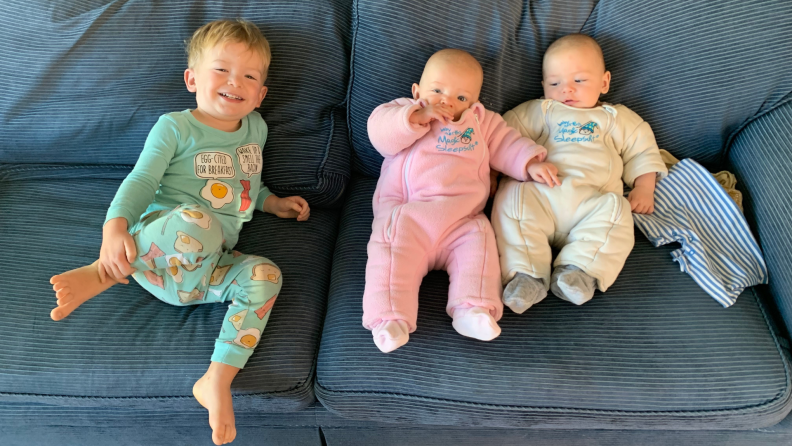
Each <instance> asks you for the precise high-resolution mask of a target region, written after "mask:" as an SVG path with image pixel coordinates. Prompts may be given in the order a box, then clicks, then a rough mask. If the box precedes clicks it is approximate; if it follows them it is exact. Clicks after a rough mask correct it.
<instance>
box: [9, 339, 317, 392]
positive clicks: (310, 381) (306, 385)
mask: <svg viewBox="0 0 792 446" xmlns="http://www.w3.org/2000/svg"><path fill="white" fill-rule="evenodd" d="M317 350H318V349H317ZM315 376H316V361H314V363H313V365H312V366H311V370H310V371H309V372H308V375H307V379H306V380H305V381H303V382H301V383H299V384H297V385H296V386H294V387H290V388H288V389H286V390H276V391H274V392H266V393H263V392H262V393H246V394H244V395H232V397H233V398H252V397H261V396H268V395H278V394H284V393H287V392H292V391H294V390H298V389H301V388H303V389H311V388H315V386H314V381H315V379H314V377H315ZM3 396H38V397H46V398H54V399H70V398H75V399H79V400H110V401H112V400H123V401H136V400H143V401H145V400H183V399H195V397H194V396H192V395H179V396H80V395H48V394H40V393H12V392H0V397H3Z"/></svg>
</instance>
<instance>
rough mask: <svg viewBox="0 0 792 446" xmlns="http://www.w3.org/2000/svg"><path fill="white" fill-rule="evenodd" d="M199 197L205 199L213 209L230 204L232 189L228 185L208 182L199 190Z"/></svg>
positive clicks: (216, 181)
mask: <svg viewBox="0 0 792 446" xmlns="http://www.w3.org/2000/svg"><path fill="white" fill-rule="evenodd" d="M201 197H203V198H204V199H206V201H208V202H209V204H211V205H212V207H213V208H215V209H220V208H221V207H223V206H225V205H227V204H228V203H231V202H232V201H233V200H234V188H232V187H231V185H230V184H228V183H224V182H222V181H218V180H209V181H207V182H206V186H204V187H203V189H201Z"/></svg>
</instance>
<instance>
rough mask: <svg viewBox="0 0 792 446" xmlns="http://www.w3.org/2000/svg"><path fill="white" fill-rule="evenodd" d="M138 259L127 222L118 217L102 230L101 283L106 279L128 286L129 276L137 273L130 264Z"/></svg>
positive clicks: (100, 252)
mask: <svg viewBox="0 0 792 446" xmlns="http://www.w3.org/2000/svg"><path fill="white" fill-rule="evenodd" d="M136 257H137V247H136V246H135V239H133V238H132V236H131V235H130V234H129V232H127V221H126V219H125V218H123V217H117V218H114V219H112V220H110V221H108V222H107V223H106V224H105V225H104V227H103V228H102V249H101V250H100V251H99V281H100V282H102V283H104V281H105V279H106V278H110V279H112V280H115V281H116V282H118V283H123V284H128V283H129V279H127V276H128V275H130V274H132V273H134V272H135V268H132V265H130V263H132V262H134V261H135V258H136Z"/></svg>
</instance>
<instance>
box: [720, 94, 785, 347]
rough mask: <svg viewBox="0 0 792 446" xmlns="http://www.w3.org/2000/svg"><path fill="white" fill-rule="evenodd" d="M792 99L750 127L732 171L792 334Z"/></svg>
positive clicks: (737, 145)
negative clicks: (791, 240) (742, 195)
mask: <svg viewBox="0 0 792 446" xmlns="http://www.w3.org/2000/svg"><path fill="white" fill-rule="evenodd" d="M790 125H792V94H790V95H789V98H788V99H787V101H786V102H785V103H783V104H781V105H780V106H779V107H777V108H775V109H773V110H772V111H770V112H769V113H766V114H764V115H763V116H761V117H759V118H758V119H756V121H754V122H752V123H751V124H750V125H748V126H747V127H745V129H743V130H742V131H741V132H740V134H739V135H737V137H736V138H735V139H734V142H733V144H732V145H731V147H730V149H729V161H730V162H731V166H730V168H731V169H732V170H733V171H734V173H735V174H736V175H737V185H738V187H739V188H740V189H742V190H743V191H744V197H745V202H744V204H745V213H746V217H747V218H748V221H749V222H750V223H751V224H752V226H753V227H754V229H755V233H756V234H757V236H758V239H759V243H760V245H761V247H762V251H763V252H764V256H765V261H766V262H767V269H768V271H769V275H770V285H769V291H770V293H771V295H772V296H773V298H774V299H775V303H776V305H777V306H778V310H779V312H780V315H781V316H782V317H783V319H784V321H785V323H786V327H787V332H788V333H790V332H792V249H791V248H790V244H789V240H790V238H792V223H790V222H792V209H790V207H789V203H790V202H792V190H790V187H789V184H790V183H792V133H790Z"/></svg>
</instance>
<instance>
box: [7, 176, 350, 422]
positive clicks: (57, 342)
mask: <svg viewBox="0 0 792 446" xmlns="http://www.w3.org/2000/svg"><path fill="white" fill-rule="evenodd" d="M126 173H128V170H127V169H121V168H119V169H114V168H113V167H112V166H107V167H103V168H101V169H99V168H77V167H75V168H61V169H51V168H43V169H36V168H34V167H31V166H23V167H13V166H2V168H0V191H2V193H0V209H2V212H0V228H2V231H0V252H3V253H4V254H5V255H4V256H3V261H2V262H3V267H2V268H0V283H2V284H3V290H2V291H0V306H2V308H3V311H2V312H0V326H2V327H3V328H4V330H3V335H2V336H0V364H2V366H1V367H0V402H1V401H5V402H9V403H27V402H30V403H41V404H62V405H71V406H113V405H115V406H123V407H126V408H136V407H141V408H145V409H151V408H157V409H163V408H165V409H184V408H192V407H197V403H196V402H195V400H194V398H193V397H192V396H191V395H192V384H193V383H194V382H195V380H197V379H198V378H199V377H200V376H201V375H202V374H203V373H204V372H205V371H206V368H207V367H208V365H209V358H210V356H211V354H212V350H213V346H214V339H215V338H216V336H217V333H218V331H219V329H220V325H221V321H222V319H223V317H224V315H225V313H226V307H227V305H226V304H206V305H196V306H187V307H175V306H170V305H168V304H166V303H163V302H161V301H159V300H158V299H156V298H154V297H153V296H151V295H150V294H148V293H147V292H146V291H144V290H143V289H142V288H141V287H140V286H138V285H137V283H135V282H134V281H132V282H131V283H130V284H129V285H126V286H115V287H113V288H111V289H110V290H108V291H107V292H105V293H104V294H102V295H100V296H98V297H96V298H94V299H92V300H91V301H89V302H87V303H85V304H84V305H83V306H81V307H80V308H78V309H77V310H76V311H75V312H74V313H72V315H70V316H69V317H68V318H66V319H64V320H63V321H60V322H53V321H52V320H51V319H50V318H49V312H50V309H51V308H52V307H53V306H54V304H55V297H54V294H53V292H52V289H51V285H50V284H49V278H50V276H52V275H53V274H57V273H60V272H62V271H66V270H69V269H72V268H76V267H78V266H81V265H84V264H87V263H90V262H93V260H95V258H96V257H97V256H98V254H99V246H100V244H101V225H102V223H103V221H104V215H105V212H106V209H107V206H108V205H109V203H110V201H111V199H112V197H113V195H114V193H115V191H116V189H117V188H118V186H119V184H120V180H121V179H122V178H123V177H124V176H125V175H126ZM338 214H339V211H338V210H322V209H312V212H311V217H310V219H309V220H308V221H307V222H297V221H295V220H284V219H279V218H276V217H274V216H272V215H270V214H264V213H260V212H257V213H256V216H255V217H254V219H253V220H252V221H251V222H249V223H247V224H246V226H245V228H244V230H243V232H242V233H241V235H240V242H239V243H238V245H237V247H236V249H238V250H239V251H241V252H244V253H248V254H257V255H263V256H266V257H268V258H270V259H271V260H273V261H274V262H275V263H276V264H277V265H278V266H279V267H280V268H281V270H282V271H283V277H284V285H283V289H282V291H281V294H280V295H279V297H278V302H277V304H276V305H275V308H274V309H273V310H272V316H271V318H270V320H269V323H268V324H267V328H266V330H265V331H264V334H263V336H262V338H261V342H260V344H259V346H258V347H257V348H256V350H255V352H254V353H253V356H252V357H251V358H250V360H249V361H248V363H247V366H246V367H245V368H244V370H242V371H241V372H240V374H239V375H238V377H237V378H236V379H235V380H234V384H233V392H234V395H235V402H234V405H235V407H236V409H237V411H241V410H245V409H246V408H247V409H249V408H255V409H256V410H261V411H270V412H277V411H293V410H298V409H300V408H302V407H304V406H306V405H308V404H310V403H311V402H312V401H314V395H313V376H314V367H315V358H316V351H317V348H318V342H319V335H320V327H321V323H322V319H323V317H324V313H325V302H326V296H327V291H328V283H329V274H330V264H331V258H332V253H333V246H334V243H335V235H336V231H337V220H338Z"/></svg>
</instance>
